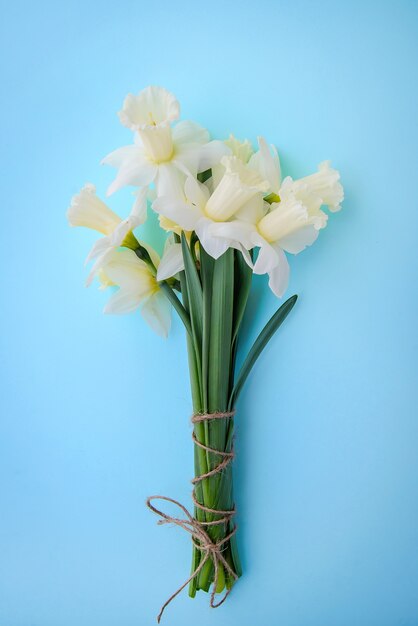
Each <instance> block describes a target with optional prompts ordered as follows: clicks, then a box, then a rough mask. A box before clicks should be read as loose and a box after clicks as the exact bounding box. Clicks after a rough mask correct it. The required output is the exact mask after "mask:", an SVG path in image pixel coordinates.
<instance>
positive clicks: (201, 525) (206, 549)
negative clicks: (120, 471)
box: [146, 411, 238, 623]
mask: <svg viewBox="0 0 418 626" xmlns="http://www.w3.org/2000/svg"><path fill="white" fill-rule="evenodd" d="M234 415H235V411H225V412H222V411H216V412H214V413H198V414H196V415H193V416H192V423H193V424H197V423H199V422H204V421H207V420H213V419H228V418H232V417H233V416H234ZM192 438H193V442H194V443H195V445H197V446H199V447H200V448H202V449H203V450H206V451H207V452H211V453H212V454H217V455H219V456H221V457H223V458H222V461H221V462H220V463H219V464H218V465H216V466H215V467H214V468H213V469H212V470H210V471H209V472H206V473H205V474H201V475H200V476H196V477H195V478H193V480H192V484H193V485H196V484H198V483H199V482H201V481H202V480H204V479H205V478H209V477H210V476H214V475H215V474H218V473H219V472H221V471H222V470H223V469H225V467H227V465H228V464H229V463H230V462H231V461H232V459H233V458H234V450H233V449H231V451H230V452H224V451H223V450H216V449H215V448H210V447H209V446H206V445H204V444H203V443H201V442H200V441H199V440H198V439H197V437H196V435H195V433H194V432H193V435H192ZM153 500H165V501H166V502H171V503H172V504H174V505H175V506H177V507H178V508H179V509H180V510H181V511H182V512H183V513H184V514H185V516H186V518H185V519H182V518H178V517H173V516H172V515H168V514H167V513H164V512H163V511H161V510H160V509H157V508H156V507H155V506H153V505H152V504H151V502H152V501H153ZM192 500H193V504H194V505H195V506H196V507H197V508H199V509H201V510H202V511H205V512H207V513H211V514H213V515H220V516H221V517H220V518H219V519H217V520H213V521H211V522H203V521H202V522H200V521H199V520H197V519H196V518H195V517H193V516H192V515H191V514H190V513H189V511H188V510H187V509H186V507H184V506H183V505H182V504H181V503H180V502H178V501H177V500H173V498H168V497H167V496H150V497H149V498H147V501H146V504H147V506H148V508H149V509H150V510H151V511H153V512H154V513H156V514H157V515H159V516H160V517H161V519H160V520H158V524H160V525H162V524H175V525H176V526H179V527H180V528H183V529H184V530H185V531H186V532H188V533H190V534H191V536H192V540H193V543H194V545H195V546H196V548H197V549H198V550H200V551H201V552H202V554H203V558H202V559H201V561H200V563H199V565H198V566H197V567H196V569H195V570H194V571H193V572H192V574H191V575H190V576H189V578H188V579H187V580H186V582H184V583H183V584H182V585H181V586H180V587H179V588H178V589H177V590H176V591H175V592H174V593H173V594H172V595H171V596H170V597H169V598H168V600H167V601H166V602H165V603H164V604H163V606H162V607H161V610H160V612H159V614H158V616H157V622H158V623H160V620H161V617H162V614H163V613H164V610H165V608H166V607H167V605H168V604H170V602H171V601H172V600H174V598H175V597H176V596H177V595H178V594H179V593H180V592H181V591H183V589H184V588H185V587H186V586H187V585H188V584H189V583H190V582H191V581H192V580H193V579H194V578H195V577H196V576H198V574H199V572H200V571H201V570H202V569H203V567H204V565H205V564H206V562H207V561H208V560H212V561H213V566H214V569H215V572H214V578H213V588H212V592H211V596H210V606H211V607H212V608H216V607H218V606H220V605H221V604H222V603H223V602H225V600H226V598H227V597H228V595H229V594H230V592H231V589H227V590H226V591H225V593H224V595H223V596H222V598H221V600H219V601H218V602H215V595H216V588H217V586H218V579H219V566H220V565H223V566H224V568H225V570H226V571H227V572H228V574H229V575H230V576H232V578H234V580H237V578H238V576H237V574H236V573H235V572H234V570H233V569H232V567H231V566H230V565H229V563H228V562H227V561H226V559H225V557H224V556H223V554H222V552H223V549H224V544H225V543H226V542H227V541H229V540H230V539H231V537H232V536H233V535H234V534H235V533H236V531H237V527H236V526H234V528H233V529H232V531H231V532H230V533H229V534H228V535H227V536H226V537H224V538H223V539H220V540H219V541H213V540H212V539H211V537H210V536H209V534H208V532H207V531H206V530H205V527H206V526H215V525H220V524H227V523H228V522H230V520H231V518H232V517H233V516H234V515H235V507H234V508H233V509H230V510H229V511H222V510H220V509H211V508H209V507H207V506H204V505H203V504H201V503H200V502H199V501H198V499H197V497H196V493H195V487H193V491H192Z"/></svg>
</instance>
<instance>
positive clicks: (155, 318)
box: [141, 291, 171, 337]
mask: <svg viewBox="0 0 418 626" xmlns="http://www.w3.org/2000/svg"><path fill="white" fill-rule="evenodd" d="M141 314H142V317H143V318H144V320H145V321H146V322H147V323H148V324H149V325H150V326H151V328H152V329H153V330H154V331H155V332H156V333H157V335H160V336H161V337H167V335H168V333H169V332H170V328H171V306H170V303H169V301H168V299H167V298H166V296H165V295H164V294H163V293H162V292H161V291H158V292H157V293H155V294H154V295H152V296H151V297H150V298H149V299H148V300H147V301H146V302H145V303H144V305H143V306H142V308H141Z"/></svg>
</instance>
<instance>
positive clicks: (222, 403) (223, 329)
mask: <svg viewBox="0 0 418 626" xmlns="http://www.w3.org/2000/svg"><path fill="white" fill-rule="evenodd" d="M233 306H234V251H233V250H232V248H229V249H228V250H227V251H226V252H225V253H224V254H223V255H222V256H221V257H219V259H217V260H216V262H215V264H214V269H213V282H212V308H211V323H210V348H209V385H208V390H209V411H221V410H222V409H225V407H226V405H227V403H228V395H229V382H230V359H231V343H232V316H233Z"/></svg>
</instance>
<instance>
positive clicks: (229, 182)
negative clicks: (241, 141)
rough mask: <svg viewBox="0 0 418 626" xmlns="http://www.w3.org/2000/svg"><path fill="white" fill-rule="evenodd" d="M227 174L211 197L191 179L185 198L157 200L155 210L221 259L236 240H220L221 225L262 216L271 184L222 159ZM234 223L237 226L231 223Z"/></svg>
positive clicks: (235, 162)
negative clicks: (262, 207) (251, 216)
mask: <svg viewBox="0 0 418 626" xmlns="http://www.w3.org/2000/svg"><path fill="white" fill-rule="evenodd" d="M222 164H223V165H224V167H225V174H224V175H223V177H222V178H221V180H220V182H219V184H218V186H217V187H216V188H215V190H214V191H213V193H212V194H210V192H209V190H208V188H207V186H206V185H204V184H202V183H199V182H198V181H197V180H196V179H194V178H192V177H188V178H187V180H186V183H185V187H184V198H177V199H176V198H174V199H173V196H172V195H171V194H170V195H167V196H163V197H160V198H157V200H155V202H154V204H153V208H154V210H155V211H156V212H157V213H159V214H161V215H163V216H165V217H166V218H168V219H169V220H172V221H173V222H175V223H176V224H178V225H179V226H180V227H181V228H182V229H183V230H185V231H191V230H194V231H195V232H196V234H197V235H198V237H199V240H200V243H201V244H202V246H203V247H204V248H205V250H206V252H207V253H208V254H210V255H211V256H212V257H213V258H215V259H217V258H219V257H220V256H221V255H222V254H223V253H224V252H225V251H226V250H227V249H228V248H229V247H231V245H234V246H235V239H231V240H230V241H229V240H227V239H225V238H220V237H218V236H217V233H216V231H217V228H218V226H219V224H221V223H224V222H227V221H228V220H230V219H231V218H232V217H237V216H238V217H240V218H241V219H242V220H245V219H250V218H249V215H251V214H253V213H254V212H256V213H257V215H259V206H260V204H261V205H262V192H263V191H266V189H267V188H268V182H267V181H265V180H263V179H262V178H261V177H260V176H259V175H258V173H257V172H255V171H254V170H251V169H249V168H248V167H246V166H245V165H244V164H243V163H242V162H241V161H240V160H239V159H238V158H237V157H231V156H229V157H223V159H222ZM232 223H234V222H232Z"/></svg>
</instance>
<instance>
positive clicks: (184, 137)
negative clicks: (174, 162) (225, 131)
mask: <svg viewBox="0 0 418 626" xmlns="http://www.w3.org/2000/svg"><path fill="white" fill-rule="evenodd" d="M208 141H209V133H208V131H207V130H206V128H203V127H202V126H199V124H196V123H195V122H190V121H187V120H185V121H183V122H179V123H178V124H176V125H175V126H174V128H173V142H174V145H175V146H177V147H178V148H179V147H180V146H183V145H184V144H196V143H198V144H202V143H207V142H208Z"/></svg>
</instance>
